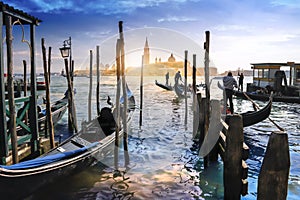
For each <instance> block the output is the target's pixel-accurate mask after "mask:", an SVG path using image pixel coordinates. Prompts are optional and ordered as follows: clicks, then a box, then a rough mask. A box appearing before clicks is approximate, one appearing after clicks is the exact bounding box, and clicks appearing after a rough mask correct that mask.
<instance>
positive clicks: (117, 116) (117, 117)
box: [114, 39, 121, 170]
mask: <svg viewBox="0 0 300 200" xmlns="http://www.w3.org/2000/svg"><path fill="white" fill-rule="evenodd" d="M120 45H121V44H120V39H118V40H117V45H116V66H117V74H116V75H117V93H116V112H115V116H114V118H115V121H116V131H115V148H114V164H115V170H118V169H119V131H120V93H121V91H120V90H121V81H120V54H121V51H120Z"/></svg>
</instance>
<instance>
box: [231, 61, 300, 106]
mask: <svg viewBox="0 0 300 200" xmlns="http://www.w3.org/2000/svg"><path fill="white" fill-rule="evenodd" d="M252 65H253V67H252V68H253V83H247V90H246V92H245V93H244V92H241V91H234V93H233V95H235V96H237V97H240V98H243V99H247V97H246V95H247V96H249V97H250V98H251V99H253V100H259V101H268V100H269V96H270V92H271V91H272V92H273V93H274V95H273V102H285V103H300V63H290V62H288V63H257V64H252ZM281 67H289V71H288V73H287V74H286V71H283V70H280V69H281ZM288 76H290V77H289V80H288V79H287V77H288ZM282 83H283V84H282ZM245 94H246V95H245Z"/></svg>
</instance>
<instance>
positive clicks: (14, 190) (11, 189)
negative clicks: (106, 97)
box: [0, 92, 135, 199]
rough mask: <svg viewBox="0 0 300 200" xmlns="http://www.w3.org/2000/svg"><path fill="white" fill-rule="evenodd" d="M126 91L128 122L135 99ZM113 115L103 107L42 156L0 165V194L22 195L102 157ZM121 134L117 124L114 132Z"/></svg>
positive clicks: (109, 143) (109, 146) (110, 143)
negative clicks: (8, 164) (67, 137)
mask: <svg viewBox="0 0 300 200" xmlns="http://www.w3.org/2000/svg"><path fill="white" fill-rule="evenodd" d="M127 94H128V105H129V107H128V109H127V111H128V115H127V123H129V122H130V121H131V118H132V114H133V111H134V110H135V100H134V96H133V95H132V93H131V92H128V93H127ZM113 119H114V117H113V109H112V108H111V107H104V108H102V110H101V112H100V115H99V116H98V117H97V118H95V119H93V120H91V121H90V122H86V123H84V124H83V125H82V129H81V131H79V132H78V133H77V134H75V135H73V136H72V137H70V138H69V139H68V140H66V141H64V142H63V143H61V144H60V145H59V146H58V147H56V148H54V149H53V150H51V151H50V152H48V153H46V154H44V155H43V156H42V157H39V158H36V159H33V160H29V161H24V162H21V163H18V164H14V165H10V166H0V188H1V189H0V196H1V198H10V199H11V198H16V199H20V198H24V197H26V196H28V195H30V194H31V193H33V192H34V191H35V190H37V189H38V188H40V187H42V186H45V185H47V184H48V183H50V182H53V181H55V180H59V179H61V178H63V177H66V176H68V175H71V174H74V173H76V172H79V171H82V170H83V169H85V168H86V167H88V166H91V165H94V164H96V163H97V162H98V161H101V160H102V159H104V158H106V157H107V156H108V155H110V154H111V153H112V152H113V150H114V142H115V134H113V133H115V128H116V126H115V122H114V120H113ZM122 135H123V130H122V127H120V131H119V133H118V136H119V137H121V136H122ZM29 183H30V184H29Z"/></svg>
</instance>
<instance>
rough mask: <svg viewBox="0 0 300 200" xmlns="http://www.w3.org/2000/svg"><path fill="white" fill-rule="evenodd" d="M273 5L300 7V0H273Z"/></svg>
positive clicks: (291, 7)
mask: <svg viewBox="0 0 300 200" xmlns="http://www.w3.org/2000/svg"><path fill="white" fill-rule="evenodd" d="M270 3H271V5H272V6H283V7H286V8H290V9H299V8H300V2H299V0H273V1H271V2H270Z"/></svg>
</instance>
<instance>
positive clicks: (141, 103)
mask: <svg viewBox="0 0 300 200" xmlns="http://www.w3.org/2000/svg"><path fill="white" fill-rule="evenodd" d="M143 82H144V55H143V56H142V66H141V81H140V120H139V125H140V128H141V127H142V125H143V98H144V94H143V92H144V91H143V84H144V83H143Z"/></svg>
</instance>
